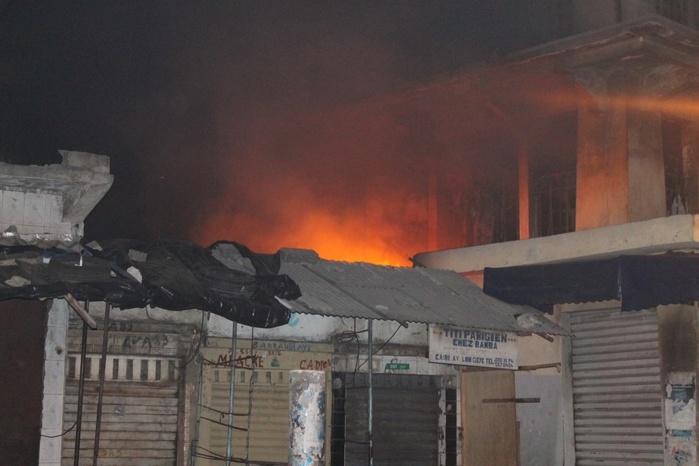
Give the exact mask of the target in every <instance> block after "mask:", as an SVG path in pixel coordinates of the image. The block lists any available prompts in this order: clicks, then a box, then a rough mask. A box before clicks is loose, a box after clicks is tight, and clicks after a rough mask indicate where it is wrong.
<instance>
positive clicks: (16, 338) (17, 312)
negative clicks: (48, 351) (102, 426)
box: [0, 300, 47, 465]
mask: <svg viewBox="0 0 699 466" xmlns="http://www.w3.org/2000/svg"><path fill="white" fill-rule="evenodd" d="M46 314H47V313H46V303H43V302H40V301H29V300H27V301H25V300H9V301H2V302H0V348H1V349H2V358H0V379H1V380H2V391H1V392H0V464H18V465H19V464H38V463H39V440H40V436H41V409H42V404H41V403H42V398H43V397H42V392H43V373H44V340H45V338H46Z"/></svg>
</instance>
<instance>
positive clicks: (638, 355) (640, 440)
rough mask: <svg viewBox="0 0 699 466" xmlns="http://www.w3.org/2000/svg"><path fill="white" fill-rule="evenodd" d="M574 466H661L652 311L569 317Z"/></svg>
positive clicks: (655, 332) (654, 315) (654, 316)
mask: <svg viewBox="0 0 699 466" xmlns="http://www.w3.org/2000/svg"><path fill="white" fill-rule="evenodd" d="M570 325H571V330H572V332H573V338H572V340H571V356H572V379H573V417H574V432H575V457H576V464H577V465H579V466H584V465H599V464H604V465H606V466H612V465H630V464H644V465H653V464H658V465H662V464H663V462H664V459H663V458H664V446H663V414H662V393H661V383H660V356H659V349H658V318H657V313H656V312H655V311H654V310H652V311H651V310H645V311H632V312H621V311H620V310H618V309H613V310H603V311H583V312H580V311H579V312H572V313H571V314H570Z"/></svg>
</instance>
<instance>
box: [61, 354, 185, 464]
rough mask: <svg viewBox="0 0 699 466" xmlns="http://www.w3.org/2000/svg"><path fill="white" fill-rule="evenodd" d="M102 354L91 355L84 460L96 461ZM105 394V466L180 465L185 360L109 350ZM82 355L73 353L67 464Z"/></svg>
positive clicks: (67, 410) (101, 460) (67, 409)
mask: <svg viewBox="0 0 699 466" xmlns="http://www.w3.org/2000/svg"><path fill="white" fill-rule="evenodd" d="M100 359H101V355H95V354H90V355H88V356H87V359H86V368H85V370H86V381H85V385H84V395H83V409H82V423H81V428H82V433H81V436H80V439H81V441H80V464H93V453H94V439H95V426H96V416H97V404H98V395H99V369H98V368H99V364H100ZM106 368H107V370H106V374H105V383H104V390H103V396H102V417H101V423H100V442H99V461H98V463H99V464H100V465H101V466H111V465H114V466H120V465H124V464H129V465H134V466H141V465H142V466H160V465H163V466H164V465H168V466H170V465H175V464H176V462H177V437H178V435H177V432H178V414H179V397H178V393H179V382H178V378H179V365H178V360H177V359H175V358H165V357H147V356H137V355H134V356H125V355H122V356H115V355H109V356H107V365H106ZM79 376H80V355H79V354H69V355H68V370H67V381H66V399H65V414H64V428H65V430H69V432H68V433H67V434H66V435H65V436H64V440H63V455H62V456H63V461H62V463H63V464H64V465H65V466H68V465H73V464H74V453H75V435H76V429H75V422H76V420H77V412H78V385H79V384H78V381H79Z"/></svg>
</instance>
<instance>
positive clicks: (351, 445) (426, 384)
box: [333, 374, 442, 466]
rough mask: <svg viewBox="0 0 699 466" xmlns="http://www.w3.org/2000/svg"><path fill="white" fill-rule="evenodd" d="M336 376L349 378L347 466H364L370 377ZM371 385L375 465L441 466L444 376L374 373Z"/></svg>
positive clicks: (347, 397) (366, 456) (346, 425)
mask: <svg viewBox="0 0 699 466" xmlns="http://www.w3.org/2000/svg"><path fill="white" fill-rule="evenodd" d="M335 375H336V377H340V378H342V379H344V390H343V391H344V394H345V403H344V421H345V433H344V440H345V443H344V451H345V461H344V464H345V465H346V466H365V465H366V464H368V458H369V448H368V445H367V443H366V442H367V440H368V438H367V426H368V422H367V419H368V401H369V389H368V379H367V374H335ZM372 385H373V394H374V395H373V439H374V441H373V444H374V465H376V466H395V465H397V464H400V465H401V466H430V465H435V466H436V465H437V464H438V456H439V454H438V450H439V415H440V412H439V397H440V391H441V388H440V387H441V386H442V383H441V377H437V376H427V375H395V374H374V376H373V379H372ZM335 393H338V391H337V390H335ZM337 402H338V400H335V404H336V405H337V404H338V403H337ZM336 418H337V416H336ZM333 432H337V429H335V427H333ZM335 440H336V439H335V438H333V441H334V442H335Z"/></svg>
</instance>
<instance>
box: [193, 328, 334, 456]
mask: <svg viewBox="0 0 699 466" xmlns="http://www.w3.org/2000/svg"><path fill="white" fill-rule="evenodd" d="M208 343H209V346H208V347H206V348H203V349H202V354H203V356H204V358H205V362H204V364H203V365H202V371H203V386H202V397H201V403H200V406H199V436H198V440H197V445H196V449H195V456H196V464H197V466H199V465H201V466H214V465H220V464H222V461H223V460H225V457H226V452H227V449H228V426H227V422H228V406H229V400H230V374H231V372H230V369H229V367H230V364H231V357H230V355H231V350H230V346H231V342H230V340H229V339H217V338H212V339H210V340H209V342H208ZM317 350H320V351H317ZM331 350H332V345H326V344H320V343H305V342H289V341H272V340H255V341H252V340H247V339H239V340H238V341H237V349H236V351H237V357H236V359H237V362H236V364H237V367H236V370H235V390H234V393H233V400H234V405H233V413H234V419H233V426H234V429H233V432H232V445H231V454H232V456H233V457H234V458H235V459H240V460H242V461H247V463H245V464H250V465H253V466H254V465H258V464H263V465H264V466H270V465H279V466H281V465H284V466H286V465H287V464H288V462H289V371H290V370H298V369H304V370H326V371H329V370H330V368H331V360H330V355H331V353H330V352H329V351H331ZM328 374H329V372H328ZM327 379H328V380H327V383H328V384H330V382H331V381H330V377H329V376H328V377H327ZM326 395H327V398H326V403H328V404H329V403H331V391H330V390H326ZM327 417H328V421H327V425H329V416H327ZM326 451H327V452H329V447H328V448H327V449H326ZM328 464H330V463H329V461H328Z"/></svg>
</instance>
